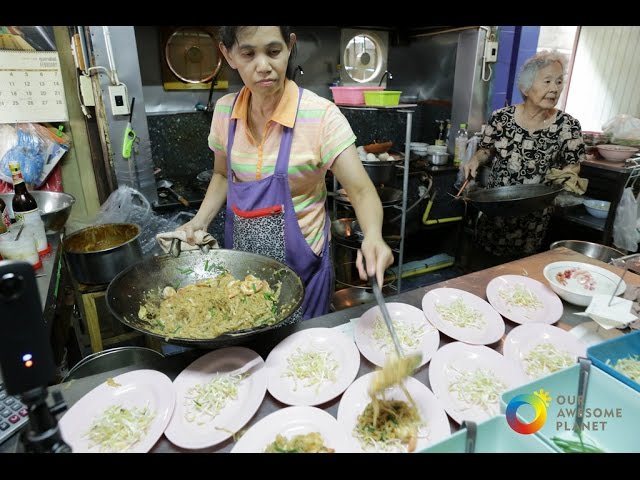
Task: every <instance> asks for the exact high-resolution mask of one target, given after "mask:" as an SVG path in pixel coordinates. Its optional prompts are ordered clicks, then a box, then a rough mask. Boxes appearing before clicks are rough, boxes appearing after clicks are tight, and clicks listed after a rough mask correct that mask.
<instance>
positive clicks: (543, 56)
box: [518, 50, 567, 97]
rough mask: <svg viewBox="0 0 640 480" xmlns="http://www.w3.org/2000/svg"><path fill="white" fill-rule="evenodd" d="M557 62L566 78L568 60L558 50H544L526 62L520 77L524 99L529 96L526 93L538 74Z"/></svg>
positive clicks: (520, 86)
mask: <svg viewBox="0 0 640 480" xmlns="http://www.w3.org/2000/svg"><path fill="white" fill-rule="evenodd" d="M555 62H558V63H559V64H560V66H561V67H562V75H563V76H564V75H565V74H566V70H567V67H566V58H565V56H564V55H562V54H561V53H560V52H558V51H557V50H552V51H549V50H543V51H541V52H538V53H536V54H535V55H534V56H533V57H531V58H529V59H528V60H527V61H526V62H524V65H522V70H521V71H520V75H519V76H518V88H519V89H520V93H521V94H522V96H523V97H526V96H527V95H526V93H525V92H526V91H527V90H529V89H530V88H531V85H533V81H534V80H535V78H536V75H537V74H538V72H539V71H540V70H541V69H543V68H545V67H548V66H549V65H551V64H552V63H555Z"/></svg>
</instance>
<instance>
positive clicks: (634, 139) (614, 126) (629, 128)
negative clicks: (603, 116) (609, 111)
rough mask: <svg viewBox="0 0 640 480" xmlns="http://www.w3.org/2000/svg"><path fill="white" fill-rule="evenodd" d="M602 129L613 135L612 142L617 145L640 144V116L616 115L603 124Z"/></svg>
mask: <svg viewBox="0 0 640 480" xmlns="http://www.w3.org/2000/svg"><path fill="white" fill-rule="evenodd" d="M602 131H603V132H604V133H608V134H609V135H611V143H614V144H616V145H629V146H640V118H635V117H632V116H631V115H627V114H626V113H625V114H621V115H616V116H615V117H613V118H612V119H610V120H608V121H607V123H605V124H604V125H603V126H602Z"/></svg>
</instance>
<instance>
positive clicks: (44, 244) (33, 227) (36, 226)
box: [22, 215, 51, 256]
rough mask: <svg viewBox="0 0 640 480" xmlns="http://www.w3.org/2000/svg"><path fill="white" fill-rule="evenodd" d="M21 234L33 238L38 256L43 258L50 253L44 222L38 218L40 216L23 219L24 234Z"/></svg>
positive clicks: (28, 216)
mask: <svg viewBox="0 0 640 480" xmlns="http://www.w3.org/2000/svg"><path fill="white" fill-rule="evenodd" d="M22 234H23V235H31V236H33V239H34V241H35V244H36V250H37V251H38V255H40V256H43V255H46V254H48V253H50V252H51V246H50V245H49V241H48V240H47V234H46V232H45V228H44V222H43V221H42V218H40V215H27V216H25V217H24V232H22Z"/></svg>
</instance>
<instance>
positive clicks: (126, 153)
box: [122, 97, 137, 160]
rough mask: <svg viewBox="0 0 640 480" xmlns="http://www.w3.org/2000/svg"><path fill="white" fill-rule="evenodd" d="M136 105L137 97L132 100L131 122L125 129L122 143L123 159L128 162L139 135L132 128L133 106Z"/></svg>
mask: <svg viewBox="0 0 640 480" xmlns="http://www.w3.org/2000/svg"><path fill="white" fill-rule="evenodd" d="M135 104H136V97H133V98H132V99H131V109H130V110H129V121H128V122H127V127H126V128H125V129H124V140H123V141H122V158H124V159H125V160H128V159H129V158H130V157H131V150H132V148H133V142H134V141H135V140H136V137H137V134H136V132H135V131H134V130H133V128H132V127H131V118H132V117H133V106H134V105H135Z"/></svg>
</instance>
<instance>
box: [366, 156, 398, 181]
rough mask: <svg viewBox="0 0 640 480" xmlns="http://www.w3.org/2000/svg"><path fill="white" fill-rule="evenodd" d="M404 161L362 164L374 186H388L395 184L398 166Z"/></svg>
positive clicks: (381, 161)
mask: <svg viewBox="0 0 640 480" xmlns="http://www.w3.org/2000/svg"><path fill="white" fill-rule="evenodd" d="M401 163H402V160H380V161H377V162H367V161H364V162H362V166H363V167H364V169H365V170H366V172H367V174H368V175H369V178H371V181H372V182H373V184H374V185H388V184H389V183H392V182H393V179H394V178H395V175H396V165H399V164H401Z"/></svg>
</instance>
